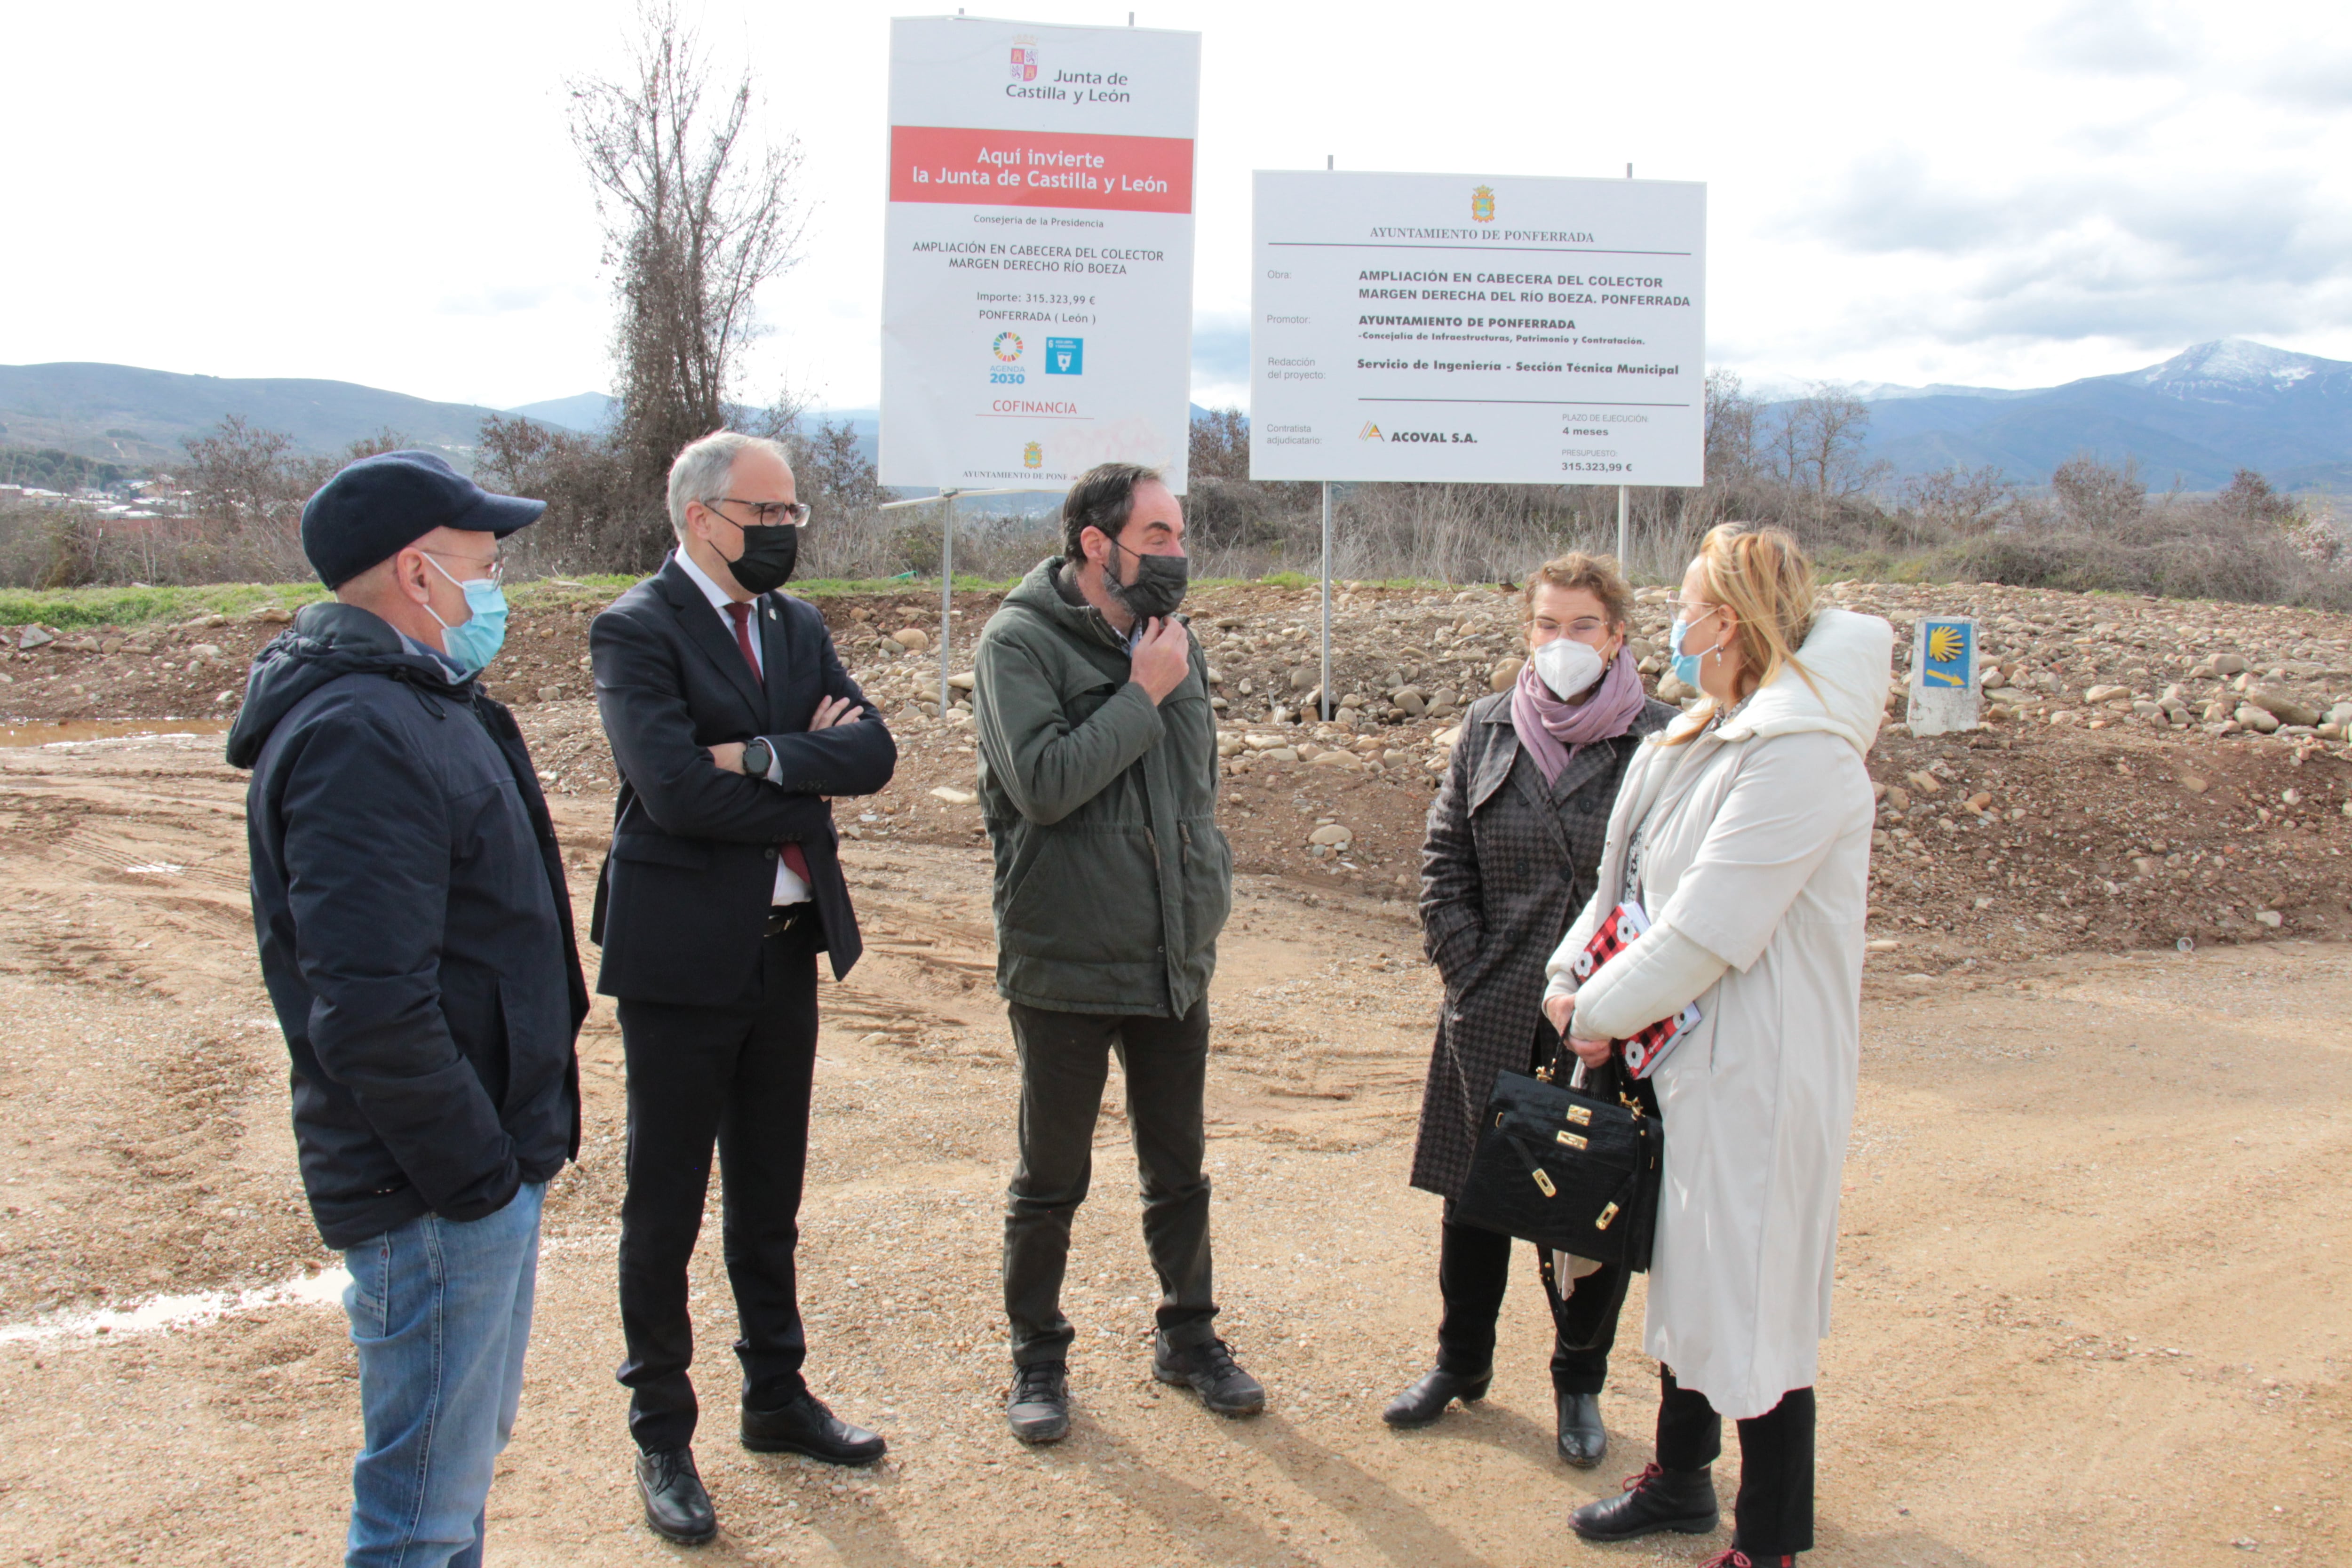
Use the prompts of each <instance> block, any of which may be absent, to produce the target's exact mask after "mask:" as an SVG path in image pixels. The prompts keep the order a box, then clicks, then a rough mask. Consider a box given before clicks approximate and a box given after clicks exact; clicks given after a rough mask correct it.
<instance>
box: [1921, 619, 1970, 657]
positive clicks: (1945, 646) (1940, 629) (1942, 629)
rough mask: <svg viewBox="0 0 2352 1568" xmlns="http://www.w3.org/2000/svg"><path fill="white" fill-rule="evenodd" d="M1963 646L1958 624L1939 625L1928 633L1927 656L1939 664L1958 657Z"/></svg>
mask: <svg viewBox="0 0 2352 1568" xmlns="http://www.w3.org/2000/svg"><path fill="white" fill-rule="evenodd" d="M1963 646H1964V645H1963V644H1962V642H1961V639H1960V628H1959V627H1958V626H1937V627H1936V628H1935V629H1934V630H1933V631H1931V632H1929V633H1928V634H1927V657H1928V658H1931V659H1933V660H1934V661H1935V662H1936V663H1937V664H1950V663H1951V662H1952V661H1953V660H1955V659H1957V658H1959V657H1960V654H1961V651H1962V648H1963Z"/></svg>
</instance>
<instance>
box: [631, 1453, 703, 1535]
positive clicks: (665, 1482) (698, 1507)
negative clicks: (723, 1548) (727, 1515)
mask: <svg viewBox="0 0 2352 1568" xmlns="http://www.w3.org/2000/svg"><path fill="white" fill-rule="evenodd" d="M637 1496H638V1497H639V1498H641V1499H643V1500H644V1501H645V1505H646V1523H647V1524H649V1525H651V1526H653V1531H654V1533H655V1534H656V1535H658V1536H662V1537H664V1538H665V1539H667V1540H670V1541H675V1542H677V1543H678V1544H679V1545H681V1546H699V1545H701V1544H702V1543H703V1542H706V1541H708V1540H709V1539H710V1538H711V1537H712V1536H714V1535H716V1534H718V1533H719V1513H718V1510H715V1509H713V1508H712V1507H711V1506H710V1494H709V1492H707V1491H704V1490H703V1489H702V1478H701V1476H699V1475H698V1474H697V1473H696V1472H695V1468H694V1450H693V1449H691V1448H663V1449H661V1450H659V1451H658V1452H656V1453H651V1454H647V1453H642V1452H641V1453H639V1454H638V1455H637Z"/></svg>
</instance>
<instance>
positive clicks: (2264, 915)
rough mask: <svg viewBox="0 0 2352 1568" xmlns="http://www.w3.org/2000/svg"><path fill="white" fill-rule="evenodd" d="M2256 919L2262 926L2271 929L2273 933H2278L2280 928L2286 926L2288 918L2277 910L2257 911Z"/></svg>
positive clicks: (2255, 912)
mask: <svg viewBox="0 0 2352 1568" xmlns="http://www.w3.org/2000/svg"><path fill="white" fill-rule="evenodd" d="M2254 919H2255V920H2256V921H2259V922H2261V923H2262V924H2263V925H2266V926H2268V927H2270V928H2271V930H2273V931H2276V930H2278V928H2279V927H2281V926H2283V925H2284V924H2286V917H2285V916H2284V915H2283V914H2281V913H2279V912H2278V911H2277V910H2255V911H2254Z"/></svg>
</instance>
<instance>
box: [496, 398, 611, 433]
mask: <svg viewBox="0 0 2352 1568" xmlns="http://www.w3.org/2000/svg"><path fill="white" fill-rule="evenodd" d="M502 412H504V413H508V414H520V415H521V416H523V417H524V418H526V419H536V420H538V421H539V422H540V423H541V425H557V426H562V427H563V428H564V429H566V430H577V431H578V432H580V434H582V435H583V436H593V435H594V434H596V433H597V432H598V431H600V430H602V429H604V426H605V423H606V421H608V420H610V419H611V418H612V417H613V400H612V399H611V398H610V397H607V396H606V395H604V394H603V393H601V392H575V393H573V394H572V395H571V396H569V397H550V398H547V399H544V400H543V401H541V402H538V403H525V404H520V405H517V406H515V407H513V408H509V409H505V410H502Z"/></svg>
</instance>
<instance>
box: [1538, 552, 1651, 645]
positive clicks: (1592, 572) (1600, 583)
mask: <svg viewBox="0 0 2352 1568" xmlns="http://www.w3.org/2000/svg"><path fill="white" fill-rule="evenodd" d="M1538 588H1565V589H1568V590H1570V592H1574V591H1577V590H1581V591H1583V592H1585V593H1587V594H1590V595H1592V596H1593V597H1594V598H1596V599H1598V600H1600V601H1601V613H1602V614H1603V615H1605V616H1607V617H1608V619H1609V625H1610V627H1611V629H1612V630H1616V629H1620V628H1622V627H1623V626H1624V625H1625V624H1626V623H1627V622H1628V621H1630V620H1631V619H1632V618H1633V584H1630V583H1627V582H1626V581H1625V578H1624V575H1623V574H1622V573H1620V572H1619V571H1618V570H1617V563H1616V562H1614V561H1612V560H1611V559H1610V558H1609V557H1608V556H1606V555H1587V554H1586V553H1585V552H1583V551H1581V550H1571V551H1570V552H1568V553H1567V554H1565V555H1555V556H1553V557H1552V558H1551V559H1550V560H1549V561H1547V562H1545V563H1543V564H1542V565H1540V566H1538V567H1537V568H1536V569H1535V570H1534V571H1533V572H1531V573H1529V574H1528V585H1527V586H1526V587H1525V588H1522V589H1520V590H1519V626H1520V627H1521V629H1523V630H1524V629H1525V628H1527V627H1528V626H1533V625H1535V623H1536V590H1537V589H1538Z"/></svg>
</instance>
